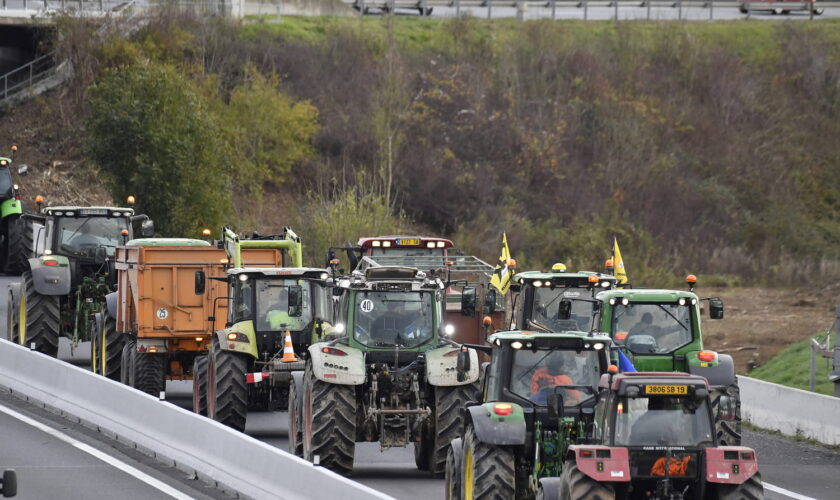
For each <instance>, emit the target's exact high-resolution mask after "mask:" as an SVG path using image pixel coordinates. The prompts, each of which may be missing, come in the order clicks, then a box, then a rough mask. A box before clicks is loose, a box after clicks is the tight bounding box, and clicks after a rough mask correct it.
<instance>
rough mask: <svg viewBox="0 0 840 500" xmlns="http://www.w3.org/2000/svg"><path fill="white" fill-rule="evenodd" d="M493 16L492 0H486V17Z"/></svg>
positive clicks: (490, 17)
mask: <svg viewBox="0 0 840 500" xmlns="http://www.w3.org/2000/svg"><path fill="white" fill-rule="evenodd" d="M492 18H493V0H487V19H492Z"/></svg>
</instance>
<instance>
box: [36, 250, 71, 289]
mask: <svg viewBox="0 0 840 500" xmlns="http://www.w3.org/2000/svg"><path fill="white" fill-rule="evenodd" d="M48 261H50V262H57V264H55V265H49V266H48V265H45V264H44V263H45V262H48ZM29 269H30V270H31V271H32V283H33V284H34V285H35V291H36V292H38V293H39V294H40V295H67V294H69V293H70V260H69V259H68V258H67V257H64V256H62V255H42V256H41V257H35V258H32V259H29Z"/></svg>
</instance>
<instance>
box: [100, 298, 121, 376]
mask: <svg viewBox="0 0 840 500" xmlns="http://www.w3.org/2000/svg"><path fill="white" fill-rule="evenodd" d="M100 324H101V330H100V331H99V332H97V333H98V334H99V335H98V336H99V373H101V374H102V375H103V376H105V377H108V378H109V379H111V380H119V379H120V377H121V368H122V352H123V347H124V346H125V334H123V333H121V332H118V331H117V320H116V319H115V318H112V317H111V315H110V314H108V309H106V308H103V309H102V313H101V323H100Z"/></svg>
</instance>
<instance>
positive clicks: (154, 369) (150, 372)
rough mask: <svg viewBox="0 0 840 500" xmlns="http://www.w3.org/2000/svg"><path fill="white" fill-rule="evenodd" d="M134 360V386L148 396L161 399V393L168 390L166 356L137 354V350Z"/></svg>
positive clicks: (133, 356) (133, 355)
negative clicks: (165, 378)
mask: <svg viewBox="0 0 840 500" xmlns="http://www.w3.org/2000/svg"><path fill="white" fill-rule="evenodd" d="M132 358H133V360H132V361H133V362H132V363H131V365H132V372H133V377H132V382H133V384H132V386H133V387H134V388H135V389H139V390H141V391H143V392H145V393H146V394H151V395H152V396H155V397H159V396H160V393H161V392H163V390H164V389H165V388H166V385H165V384H166V381H165V380H164V376H165V372H164V368H165V367H164V364H165V361H166V356H164V355H163V354H150V353H146V352H137V350H136V349H135V350H134V353H133V354H132Z"/></svg>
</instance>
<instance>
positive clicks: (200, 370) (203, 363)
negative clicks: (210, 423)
mask: <svg viewBox="0 0 840 500" xmlns="http://www.w3.org/2000/svg"><path fill="white" fill-rule="evenodd" d="M192 374H193V411H194V412H196V413H198V414H199V415H204V416H207V356H206V355H199V356H196V357H195V359H193V369H192Z"/></svg>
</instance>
